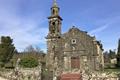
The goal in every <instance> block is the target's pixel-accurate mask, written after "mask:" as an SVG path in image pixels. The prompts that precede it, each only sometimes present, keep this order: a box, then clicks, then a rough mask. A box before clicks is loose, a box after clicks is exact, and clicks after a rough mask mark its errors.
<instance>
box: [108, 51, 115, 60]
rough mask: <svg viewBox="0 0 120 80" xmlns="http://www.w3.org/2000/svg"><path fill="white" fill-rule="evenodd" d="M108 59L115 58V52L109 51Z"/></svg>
mask: <svg viewBox="0 0 120 80" xmlns="http://www.w3.org/2000/svg"><path fill="white" fill-rule="evenodd" d="M109 57H110V59H114V58H116V53H115V51H112V50H109Z"/></svg>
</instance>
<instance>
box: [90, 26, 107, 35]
mask: <svg viewBox="0 0 120 80" xmlns="http://www.w3.org/2000/svg"><path fill="white" fill-rule="evenodd" d="M108 27H109V24H105V25H103V26H101V27H98V28H96V29H94V30H92V31H90V32H89V33H90V34H91V35H92V34H96V33H100V32H102V31H104V30H105V29H107V28H108Z"/></svg>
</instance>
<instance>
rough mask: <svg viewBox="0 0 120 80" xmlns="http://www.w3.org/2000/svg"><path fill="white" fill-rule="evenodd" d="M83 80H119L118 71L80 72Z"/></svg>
mask: <svg viewBox="0 0 120 80" xmlns="http://www.w3.org/2000/svg"><path fill="white" fill-rule="evenodd" d="M82 78H83V80H120V78H119V73H114V72H113V73H98V72H95V73H90V74H82Z"/></svg>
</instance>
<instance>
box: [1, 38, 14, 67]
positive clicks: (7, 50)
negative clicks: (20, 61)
mask: <svg viewBox="0 0 120 80" xmlns="http://www.w3.org/2000/svg"><path fill="white" fill-rule="evenodd" d="M14 51H15V47H14V44H13V40H12V39H11V38H10V37H9V36H2V37H1V43H0V63H1V64H3V65H4V64H5V63H7V62H9V60H10V59H11V58H12V56H13V55H14Z"/></svg>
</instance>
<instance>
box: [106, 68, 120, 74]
mask: <svg viewBox="0 0 120 80" xmlns="http://www.w3.org/2000/svg"><path fill="white" fill-rule="evenodd" d="M104 72H117V73H120V68H107V69H104Z"/></svg>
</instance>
